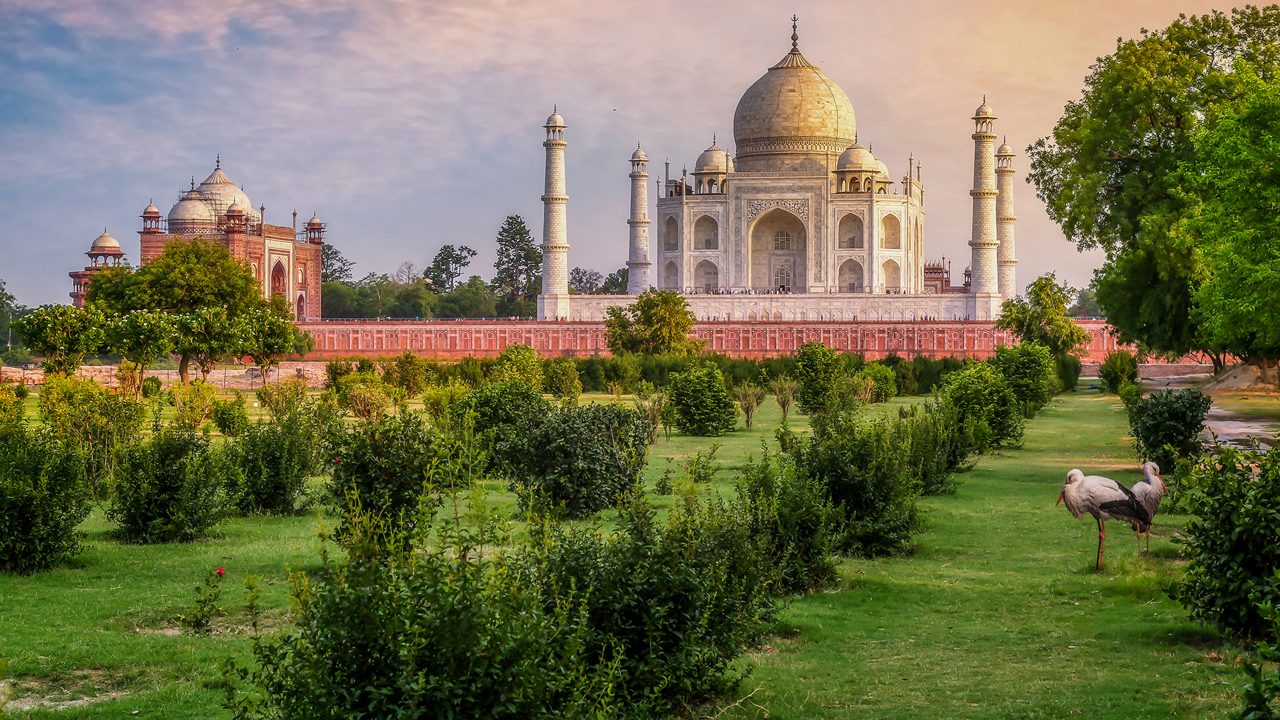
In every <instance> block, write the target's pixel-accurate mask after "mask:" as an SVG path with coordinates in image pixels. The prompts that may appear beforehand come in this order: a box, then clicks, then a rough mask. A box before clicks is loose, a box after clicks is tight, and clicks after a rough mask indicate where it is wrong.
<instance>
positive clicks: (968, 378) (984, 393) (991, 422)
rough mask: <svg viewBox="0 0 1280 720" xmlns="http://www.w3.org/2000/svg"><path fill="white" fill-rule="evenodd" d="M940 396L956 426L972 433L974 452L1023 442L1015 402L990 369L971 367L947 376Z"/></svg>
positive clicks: (1007, 384) (975, 364) (1019, 414)
mask: <svg viewBox="0 0 1280 720" xmlns="http://www.w3.org/2000/svg"><path fill="white" fill-rule="evenodd" d="M941 395H942V397H943V398H944V399H945V400H946V401H947V402H948V403H949V404H950V405H951V406H952V407H954V408H955V410H956V412H957V414H958V415H959V422H960V423H961V424H962V425H963V426H965V427H967V428H969V429H970V430H971V431H972V433H973V440H974V447H975V450H976V451H977V452H983V451H985V450H988V449H990V448H993V447H1000V446H1010V445H1017V444H1018V443H1019V442H1021V441H1022V431H1023V424H1024V420H1023V416H1022V409H1021V408H1020V407H1019V404H1018V398H1017V397H1016V396H1014V394H1013V390H1012V389H1011V388H1010V387H1009V383H1008V382H1006V381H1005V379H1004V376H1002V375H1001V374H1000V373H999V372H997V371H996V369H995V368H993V367H992V366H991V365H989V364H987V363H970V364H969V365H967V366H965V367H964V369H962V370H957V371H955V372H953V373H950V374H948V375H947V377H946V379H945V380H943V382H942V393H941Z"/></svg>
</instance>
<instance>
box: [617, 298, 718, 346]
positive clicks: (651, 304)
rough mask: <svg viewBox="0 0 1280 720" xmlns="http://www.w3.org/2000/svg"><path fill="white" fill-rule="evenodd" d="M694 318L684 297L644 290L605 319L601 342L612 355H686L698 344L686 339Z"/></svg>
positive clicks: (691, 328) (688, 338)
mask: <svg viewBox="0 0 1280 720" xmlns="http://www.w3.org/2000/svg"><path fill="white" fill-rule="evenodd" d="M694 322H695V318H694V316H693V313H692V312H691V311H690V310H689V303H688V302H687V301H685V299H684V297H682V296H681V295H679V294H678V293H676V292H673V291H671V290H647V291H645V292H644V293H641V295H640V296H639V297H637V298H636V301H635V302H634V303H633V304H631V305H629V306H627V307H625V308H623V307H611V308H609V310H608V312H607V313H606V316H605V321H604V326H605V341H606V342H607V343H608V345H609V350H610V352H612V353H613V354H615V355H623V354H626V353H637V354H641V355H666V354H676V355H687V354H692V353H694V352H696V351H697V349H698V343H697V342H696V341H695V340H693V339H691V338H690V337H689V332H690V331H691V330H693V324H694Z"/></svg>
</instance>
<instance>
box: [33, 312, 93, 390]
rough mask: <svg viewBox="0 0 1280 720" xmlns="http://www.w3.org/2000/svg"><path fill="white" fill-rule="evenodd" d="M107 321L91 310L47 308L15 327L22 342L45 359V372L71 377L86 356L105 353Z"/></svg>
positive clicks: (34, 313)
mask: <svg viewBox="0 0 1280 720" xmlns="http://www.w3.org/2000/svg"><path fill="white" fill-rule="evenodd" d="M106 325H107V321H106V318H105V317H104V316H103V314H102V313H101V312H98V311H97V310H94V309H92V308H88V309H80V308H74V307H71V306H70V305H44V306H42V307H39V308H36V309H35V310H32V311H31V312H30V313H27V314H26V315H24V316H22V317H21V318H19V319H17V320H15V321H14V323H13V329H14V330H15V331H16V332H18V333H19V334H20V335H22V339H23V342H24V343H25V344H26V346H27V347H29V348H31V350H32V351H33V352H35V353H36V354H37V355H40V356H42V357H43V358H44V369H45V372H47V373H50V374H61V375H70V374H72V373H74V372H75V371H76V370H77V369H78V368H79V367H80V366H81V365H82V364H83V363H84V358H85V356H86V355H89V354H92V353H97V352H100V351H101V350H102V346H103V341H104V340H105V339H106V335H105V329H106Z"/></svg>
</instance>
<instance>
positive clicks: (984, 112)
mask: <svg viewBox="0 0 1280 720" xmlns="http://www.w3.org/2000/svg"><path fill="white" fill-rule="evenodd" d="M973 119H974V120H995V119H996V113H995V111H994V110H992V109H991V106H990V105H988V104H987V98H986V96H985V95H984V96H983V98H982V104H981V105H979V106H978V109H977V110H974V111H973Z"/></svg>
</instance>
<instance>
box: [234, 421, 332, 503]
mask: <svg viewBox="0 0 1280 720" xmlns="http://www.w3.org/2000/svg"><path fill="white" fill-rule="evenodd" d="M305 422H306V421H305V420H304V419H303V418H301V417H289V418H285V419H282V420H277V421H273V422H261V421H260V422H256V423H253V424H250V425H248V426H247V427H246V428H245V429H244V431H243V432H242V433H241V434H240V436H239V437H238V438H237V439H236V440H235V441H234V442H233V443H231V444H229V446H228V452H229V454H230V458H229V459H230V462H231V466H232V468H234V471H233V472H229V473H228V475H229V477H228V478H227V494H228V496H229V497H230V499H231V501H232V502H233V503H234V504H235V506H236V507H237V508H238V509H239V510H240V512H243V513H265V514H270V515H289V514H292V513H294V512H296V511H297V510H298V509H299V501H300V500H301V499H302V497H303V494H304V492H305V491H306V485H307V476H308V475H309V474H310V473H311V469H312V465H313V463H314V452H315V446H314V443H315V441H316V438H315V437H314V436H313V435H312V434H311V433H310V432H308V431H307V427H306V425H305Z"/></svg>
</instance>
